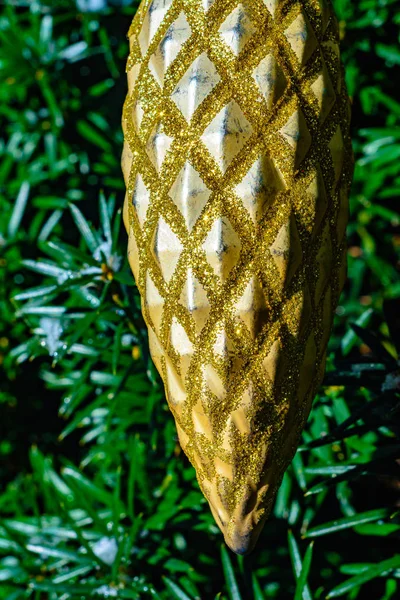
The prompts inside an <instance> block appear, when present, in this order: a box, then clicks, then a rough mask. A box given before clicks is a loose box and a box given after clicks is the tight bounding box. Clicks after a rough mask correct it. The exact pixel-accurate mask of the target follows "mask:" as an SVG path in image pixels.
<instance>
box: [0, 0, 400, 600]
mask: <svg viewBox="0 0 400 600" xmlns="http://www.w3.org/2000/svg"><path fill="white" fill-rule="evenodd" d="M3 4H4V3H3ZM96 5H97V6H98V7H99V12H96V11H95V10H94V11H92V10H90V11H89V9H90V8H95V6H96ZM124 5H125V6H124ZM77 6H78V7H79V9H78V8H77ZM335 6H336V10H337V13H338V16H339V19H340V23H341V31H342V37H343V40H342V45H343V50H344V52H343V55H344V60H345V63H346V69H347V82H348V87H349V91H350V94H351V96H352V98H353V138H354V149H355V153H356V157H357V166H356V172H355V181H354V186H353V193H352V199H351V212H352V217H351V223H350V226H349V230H348V233H349V281H348V284H347V286H346V289H345V292H344V294H343V297H342V302H341V305H340V306H339V308H338V311H337V317H336V324H335V329H334V333H333V336H332V339H331V345H330V354H329V360H328V371H327V376H326V381H325V384H326V386H325V387H324V388H323V389H322V390H321V391H320V394H319V395H318V397H317V398H316V400H315V404H314V409H313V412H312V415H311V417H310V419H309V423H308V425H307V428H306V431H305V432H304V437H303V445H302V447H301V448H300V449H299V452H298V453H297V455H296V457H295V460H294V461H293V463H292V466H291V467H290V469H289V470H288V472H287V473H286V475H285V477H284V480H283V484H282V487H281V489H280V491H279V494H278V498H277V502H276V505H275V509H274V515H273V516H272V517H271V519H270V521H269V522H268V523H267V525H266V527H265V530H264V532H263V533H262V535H261V537H260V541H259V544H258V547H257V549H256V551H255V552H254V553H253V555H251V556H250V557H246V558H245V559H243V558H237V557H234V556H233V555H231V554H230V553H229V552H228V551H227V549H226V548H225V546H223V547H222V549H220V547H221V534H220V533H219V531H218V529H217V527H216V525H215V524H214V522H213V519H212V517H211V516H210V513H209V510H208V507H207V504H206V502H205V500H204V498H203V497H202V495H201V493H200V491H199V489H198V486H197V483H196V480H195V475H194V471H193V469H192V468H191V466H190V465H189V464H188V462H187V460H186V459H185V457H184V456H183V454H182V452H181V451H180V449H179V445H178V443H177V437H176V432H175V428H174V424H173V419H172V417H171V415H170V414H169V412H168V410H167V408H166V403H165V401H164V396H163V389H162V385H161V382H160V380H159V378H158V376H157V374H156V372H155V369H154V367H153V365H152V363H151V360H150V358H149V352H148V346H147V338H146V331H145V327H144V324H143V321H142V317H141V314H140V301H139V298H138V294H137V291H136V288H135V286H134V283H133V278H132V276H131V274H130V271H129V267H128V265H127V261H126V257H125V256H126V236H125V232H124V231H123V228H122V227H121V206H122V203H123V196H124V184H123V179H122V175H121V172H120V166H119V157H120V154H121V147H122V132H121V128H120V117H121V110H122V102H123V99H124V95H125V93H126V84H125V76H124V66H125V60H126V56H127V41H126V38H125V34H126V32H127V30H128V27H129V24H130V21H131V18H132V15H133V13H134V10H135V7H134V5H133V3H130V2H129V1H128V2H106V1H105V0H104V1H103V0H102V1H100V2H84V1H80V2H78V3H77V5H75V3H74V2H73V1H72V0H61V1H58V2H50V1H48V2H45V1H42V2H40V1H39V0H34V1H33V2H25V1H22V0H20V1H15V0H13V1H11V0H9V1H8V2H5V4H4V6H3V7H2V9H1V11H2V12H1V15H0V77H1V85H0V123H1V127H0V131H1V134H0V205H1V213H2V219H1V222H0V250H1V257H0V267H1V269H0V281H1V287H0V314H1V318H0V363H1V368H2V385H1V391H0V405H1V406H0V408H1V414H2V418H1V425H0V427H1V441H0V458H1V460H0V477H1V489H0V581H1V586H0V600H3V599H4V600H17V599H19V598H32V599H34V600H45V599H49V600H70V599H71V600H75V599H85V598H113V597H115V598H134V599H136V598H138V599H142V598H160V599H166V600H167V599H168V600H169V599H171V598H176V599H178V600H195V599H198V598H201V599H207V600H208V599H211V598H214V597H215V598H220V599H225V600H228V599H229V600H240V599H243V600H247V599H248V598H249V599H253V600H264V599H273V598H276V599H277V598H279V600H286V599H287V600H293V598H295V600H301V599H303V600H312V599H314V600H318V599H322V598H326V597H329V598H338V597H343V598H347V599H355V598H358V599H361V600H362V599H364V598H366V599H369V600H370V599H371V598H373V599H374V600H375V599H376V600H390V599H391V598H392V599H395V598H398V597H399V594H400V581H399V578H400V559H399V555H398V554H396V550H397V551H398V540H399V532H400V519H399V516H398V514H397V512H396V508H395V507H396V505H398V503H399V468H398V465H397V462H396V459H397V458H398V457H399V455H400V443H399V442H398V433H399V426H398V409H399V388H400V374H399V366H398V365H399V363H398V359H399V351H400V340H399V338H400V336H399V331H400V320H399V314H400V312H399V297H400V283H399V277H398V266H399V258H400V257H399V248H400V232H399V225H400V214H399V211H398V206H397V203H396V198H397V197H398V195H399V192H400V176H399V174H398V164H399V157H400V127H399V121H400V104H399V102H398V98H396V88H397V80H398V77H399V64H400V58H399V57H400V53H399V51H398V48H397V45H396V41H397V39H398V37H399V30H398V28H399V24H400V19H399V16H398V12H397V11H396V1H395V0H379V1H378V0H363V1H360V2H352V1H351V0H335ZM85 10H86V12H82V11H85ZM304 538H306V540H304ZM309 540H311V543H310V541H309Z"/></svg>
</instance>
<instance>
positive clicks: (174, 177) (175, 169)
mask: <svg viewBox="0 0 400 600" xmlns="http://www.w3.org/2000/svg"><path fill="white" fill-rule="evenodd" d="M129 40H130V54H129V59H128V64H127V73H128V85H129V92H128V96H127V99H126V102H125V104H124V110H123V128H124V134H125V145H124V152H123V157H122V166H123V171H124V176H125V181H126V187H127V193H126V199H125V208H124V220H125V224H126V228H127V231H128V233H129V246H128V256H129V261H130V265H131V267H132V271H133V273H134V276H135V280H136V284H137V287H138V289H139V291H140V294H141V298H142V308H143V314H144V317H145V320H146V323H147V325H148V331H149V343H150V350H151V355H152V357H153V360H154V363H155V365H156V367H157V369H158V371H159V372H160V374H161V377H162V379H163V381H164V384H165V390H166V395H167V399H168V404H169V406H170V409H171V411H172V413H173V415H174V417H175V421H176V427H177V431H178V435H179V440H180V444H181V446H182V448H183V450H184V451H185V453H186V454H187V456H188V457H189V459H190V461H191V462H192V464H193V465H194V467H195V469H196V472H197V478H198V481H199V485H200V487H201V489H202V491H203V493H204V495H205V497H206V498H207V500H208V502H209V504H210V507H211V510H212V513H213V515H214V517H215V520H216V522H217V524H218V525H219V527H220V528H221V530H222V532H223V534H224V537H225V541H226V543H227V544H228V546H230V548H231V549H232V550H234V551H235V552H237V553H240V554H245V553H247V552H249V551H250V550H251V549H252V548H253V547H254V544H255V542H256V540H257V538H258V535H259V533H260V531H261V529H262V526H263V524H264V522H265V520H266V518H267V517H268V514H269V513H270V510H271V506H272V503H273V500H274V497H275V494H276V491H277V489H278V487H279V485H280V482H281V479H282V476H283V473H284V471H285V469H286V468H287V466H288V464H289V463H290V461H291V460H292V458H293V455H294V453H295V451H296V447H297V445H298V442H299V438H300V435H301V431H302V428H303V426H304V424H305V422H306V420H307V417H308V414H309V411H310V408H311V403H312V400H313V397H314V395H315V392H316V390H317V388H318V386H319V385H320V383H321V381H322V378H323V374H324V364H325V354H326V347H327V342H328V338H329V335H330V330H331V325H332V319H333V313H334V310H335V308H336V305H337V302H338V299H339V294H340V291H341V289H342V286H343V283H344V279H345V276H346V258H345V256H346V250H345V227H346V222H347V212H348V192H349V186H350V182H351V176H352V164H353V160H352V151H351V143H350V139H349V118H350V117H349V113H350V111H349V100H348V96H347V92H346V88H345V83H344V78H343V72H342V67H341V64H340V55H339V47H338V27H337V22H336V19H335V17H334V15H333V13H332V8H331V5H330V3H329V2H328V1H326V0H243V1H240V0H239V1H238V0H143V1H142V3H141V5H140V7H139V9H138V12H137V14H136V16H135V18H134V20H133V23H132V26H131V28H130V31H129Z"/></svg>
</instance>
